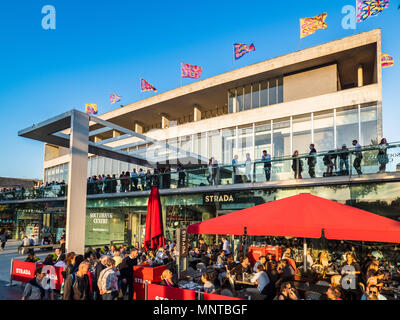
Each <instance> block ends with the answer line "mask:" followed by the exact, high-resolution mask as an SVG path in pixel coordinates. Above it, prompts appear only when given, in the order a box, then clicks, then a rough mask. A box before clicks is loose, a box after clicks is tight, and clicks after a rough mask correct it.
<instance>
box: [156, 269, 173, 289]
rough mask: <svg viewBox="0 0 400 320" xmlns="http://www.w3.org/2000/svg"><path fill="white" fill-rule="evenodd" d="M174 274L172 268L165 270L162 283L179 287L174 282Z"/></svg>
mask: <svg viewBox="0 0 400 320" xmlns="http://www.w3.org/2000/svg"><path fill="white" fill-rule="evenodd" d="M173 276H174V275H173V274H172V272H171V270H169V269H166V270H164V272H163V273H162V274H161V282H160V285H162V286H167V287H174V288H177V285H176V284H174V282H173V280H172V277H173Z"/></svg>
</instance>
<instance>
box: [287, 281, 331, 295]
mask: <svg viewBox="0 0 400 320" xmlns="http://www.w3.org/2000/svg"><path fill="white" fill-rule="evenodd" d="M293 286H294V287H295V288H296V290H298V291H302V292H306V291H312V292H317V293H320V294H325V293H326V291H327V290H328V288H329V287H327V286H321V285H317V284H308V283H304V282H297V281H295V282H294V284H293Z"/></svg>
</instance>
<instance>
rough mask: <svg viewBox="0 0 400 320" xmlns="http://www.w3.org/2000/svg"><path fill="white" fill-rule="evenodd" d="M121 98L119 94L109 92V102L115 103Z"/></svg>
mask: <svg viewBox="0 0 400 320" xmlns="http://www.w3.org/2000/svg"><path fill="white" fill-rule="evenodd" d="M121 98H122V97H121V96H119V95H117V94H115V93H111V95H110V102H111V104H114V103H117V102H118V101H120V100H121Z"/></svg>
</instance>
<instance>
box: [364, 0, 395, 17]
mask: <svg viewBox="0 0 400 320" xmlns="http://www.w3.org/2000/svg"><path fill="white" fill-rule="evenodd" d="M386 8H389V0H369V1H363V0H357V22H362V21H365V20H367V19H368V18H369V17H375V16H377V15H378V14H380V13H381V12H382V10H383V9H386Z"/></svg>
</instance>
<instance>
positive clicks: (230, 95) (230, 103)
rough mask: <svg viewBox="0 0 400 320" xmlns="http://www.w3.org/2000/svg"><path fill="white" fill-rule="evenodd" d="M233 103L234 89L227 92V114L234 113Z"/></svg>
mask: <svg viewBox="0 0 400 320" xmlns="http://www.w3.org/2000/svg"><path fill="white" fill-rule="evenodd" d="M234 103H235V89H232V90H228V111H229V113H233V112H234V110H235V108H234Z"/></svg>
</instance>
